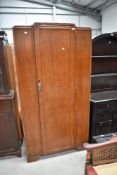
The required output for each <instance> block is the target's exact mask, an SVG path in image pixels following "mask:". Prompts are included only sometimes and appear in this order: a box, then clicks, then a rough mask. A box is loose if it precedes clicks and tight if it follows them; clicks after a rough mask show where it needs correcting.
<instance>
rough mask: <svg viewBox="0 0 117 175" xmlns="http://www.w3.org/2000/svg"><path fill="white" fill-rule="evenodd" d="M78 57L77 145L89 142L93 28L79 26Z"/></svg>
mask: <svg viewBox="0 0 117 175" xmlns="http://www.w3.org/2000/svg"><path fill="white" fill-rule="evenodd" d="M76 58H77V63H76V67H77V101H76V103H77V109H78V110H77V121H76V126H77V129H76V130H77V134H76V145H77V146H78V147H79V146H82V144H83V143H84V142H88V134H89V111H90V110H89V108H90V101H89V99H90V84H91V83H90V81H91V30H90V29H88V28H78V29H77V35H76Z"/></svg>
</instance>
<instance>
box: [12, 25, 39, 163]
mask: <svg viewBox="0 0 117 175" xmlns="http://www.w3.org/2000/svg"><path fill="white" fill-rule="evenodd" d="M33 40H34V38H33V29H32V28H31V27H14V43H15V55H16V67H17V75H18V85H19V93H20V100H21V113H22V118H23V119H22V120H23V129H24V136H25V140H26V146H27V152H28V161H33V160H36V159H37V158H38V156H39V155H40V154H41V151H42V149H41V134H40V132H41V131H40V121H39V106H38V94H37V87H36V67H35V56H34V43H33Z"/></svg>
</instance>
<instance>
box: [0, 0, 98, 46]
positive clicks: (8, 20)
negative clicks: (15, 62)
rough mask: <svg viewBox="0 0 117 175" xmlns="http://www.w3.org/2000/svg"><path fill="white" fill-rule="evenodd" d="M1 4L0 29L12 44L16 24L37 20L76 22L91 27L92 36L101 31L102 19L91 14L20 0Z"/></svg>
mask: <svg viewBox="0 0 117 175" xmlns="http://www.w3.org/2000/svg"><path fill="white" fill-rule="evenodd" d="M0 6H1V7H2V8H0V11H1V13H0V29H1V30H5V31H6V33H7V34H8V40H9V43H10V44H13V36H12V27H13V26H14V25H32V24H33V23H35V22H59V23H74V24H75V25H76V26H78V27H90V28H91V29H92V37H94V36H97V35H99V34H100V33H101V21H98V20H96V19H95V18H93V17H91V16H86V15H84V16H83V15H79V14H76V13H74V12H70V11H65V10H61V9H57V8H56V7H53V8H52V7H47V6H42V5H38V4H34V3H28V2H23V1H18V0H0ZM6 6H7V7H8V6H9V7H11V6H12V7H16V8H6ZM3 7H4V8H3ZM19 7H23V8H19Z"/></svg>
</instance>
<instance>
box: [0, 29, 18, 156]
mask: <svg viewBox="0 0 117 175" xmlns="http://www.w3.org/2000/svg"><path fill="white" fill-rule="evenodd" d="M7 44H8V42H7V40H6V35H5V33H4V32H0V156H5V155H17V156H21V151H20V145H19V140H18V137H17V131H16V125H15V111H14V97H15V92H14V90H13V89H11V87H10V81H9V75H8V72H7V70H8V69H7V68H8V67H7V66H8V65H7V59H6V52H5V50H4V47H5V45H7Z"/></svg>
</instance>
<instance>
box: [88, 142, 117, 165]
mask: <svg viewBox="0 0 117 175" xmlns="http://www.w3.org/2000/svg"><path fill="white" fill-rule="evenodd" d="M116 161H117V144H112V145H109V146H105V147H102V148H96V149H94V150H92V152H91V164H92V165H100V164H106V163H112V162H116Z"/></svg>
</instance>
